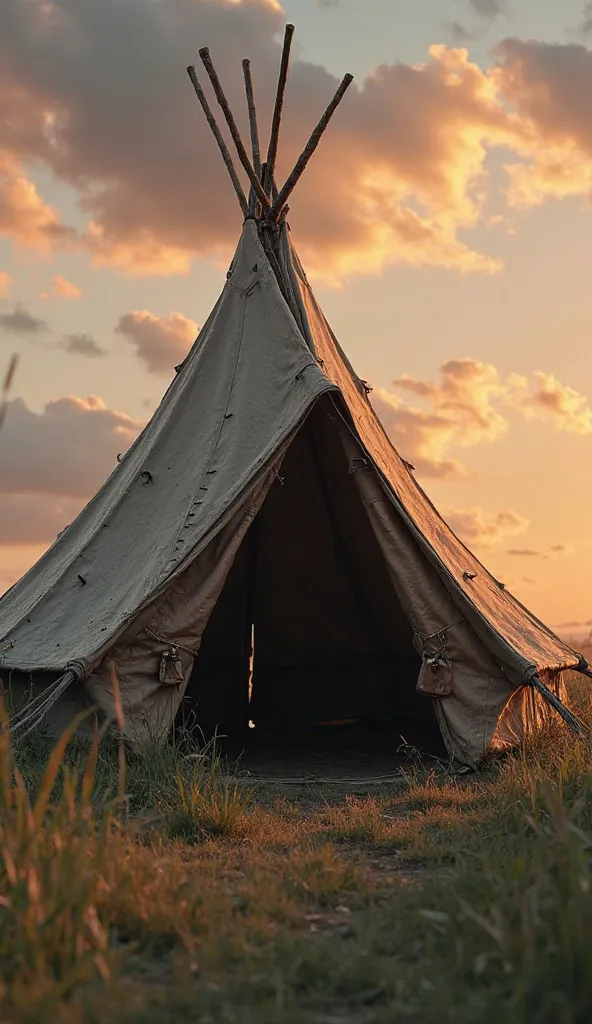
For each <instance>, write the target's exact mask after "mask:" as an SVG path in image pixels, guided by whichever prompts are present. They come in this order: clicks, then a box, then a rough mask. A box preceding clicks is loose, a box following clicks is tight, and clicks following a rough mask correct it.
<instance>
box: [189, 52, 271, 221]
mask: <svg viewBox="0 0 592 1024" xmlns="http://www.w3.org/2000/svg"><path fill="white" fill-rule="evenodd" d="M199 55H200V57H201V59H202V63H203V66H204V68H205V69H206V71H207V73H208V76H209V79H210V82H211V83H212V86H213V88H214V92H215V93H216V99H217V100H218V103H219V104H220V106H221V107H222V110H223V112H224V117H225V118H226V124H227V125H228V127H229V129H230V134H231V135H232V140H233V142H234V145H235V146H236V151H237V153H238V158H239V160H240V162H241V164H242V165H243V167H244V169H245V171H246V172H247V174H248V176H249V180H250V182H251V185H252V186H253V191H254V192H255V195H256V196H257V199H258V200H259V202H260V203H261V205H262V206H263V208H264V209H266V210H268V209H269V207H270V206H271V203H270V202H269V199H268V198H267V196H266V195H265V192H264V191H263V188H262V186H261V182H260V181H259V178H258V177H257V175H256V174H255V171H254V170H253V165H252V164H251V161H250V160H249V158H248V156H247V151H246V149H245V147H244V145H243V140H242V139H241V137H240V132H239V130H238V128H237V127H236V122H235V120H234V117H233V116H232V111H231V109H230V107H229V105H228V100H227V99H226V96H225V95H224V90H223V89H222V86H221V84H220V79H219V78H218V75H217V74H216V70H215V68H214V65H213V64H212V58H211V57H210V51H209V49H208V47H207V46H203V47H202V48H201V50H200V51H199Z"/></svg>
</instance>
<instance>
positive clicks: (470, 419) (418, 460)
mask: <svg viewBox="0 0 592 1024" xmlns="http://www.w3.org/2000/svg"><path fill="white" fill-rule="evenodd" d="M392 386H393V387H394V388H395V389H396V390H397V391H403V392H406V393H407V394H410V395H413V396H414V397H415V398H417V399H420V400H421V401H423V403H424V407H423V408H422V407H417V406H416V405H411V404H409V403H408V402H406V401H405V400H403V399H402V398H401V397H399V395H397V394H394V393H393V392H392V391H390V390H387V389H386V388H377V389H376V390H375V391H374V392H373V394H372V404H373V406H374V408H375V410H376V412H377V414H378V416H379V417H380V419H381V421H382V423H383V425H384V427H385V429H386V431H387V433H388V434H389V436H390V437H391V438H392V440H393V442H394V444H395V445H396V446H397V447H398V448H399V450H400V451H401V452H402V453H403V454H404V456H405V458H407V459H410V460H411V462H412V463H413V465H414V466H415V467H416V469H417V470H418V472H419V473H421V474H423V475H424V476H429V477H435V478H441V479H442V478H455V477H456V478H458V477H461V476H463V475H465V470H464V467H463V465H462V463H460V462H459V461H458V459H456V458H453V457H451V449H454V448H455V447H459V448H470V447H473V446H474V445H476V444H480V443H481V442H483V441H488V442H492V441H497V440H498V439H499V438H501V437H503V436H504V434H506V432H507V431H508V429H509V427H510V421H509V418H508V415H509V412H510V411H512V412H514V413H519V414H521V415H522V416H524V417H525V418H526V419H538V420H542V421H546V422H548V423H551V424H553V425H554V426H555V428H556V429H557V430H564V431H570V432H572V433H579V434H588V433H591V432H592V408H591V407H590V404H589V402H588V399H587V398H586V397H585V396H584V395H581V394H580V393H579V392H578V391H576V390H575V389H574V388H572V387H570V386H569V385H568V384H562V383H561V382H560V381H558V380H557V378H556V377H555V375H554V374H553V373H543V372H542V371H536V372H535V374H534V381H533V382H532V383H529V381H528V380H526V378H525V377H521V376H519V375H518V374H513V373H511V374H509V375H508V376H507V377H506V378H505V379H502V377H501V376H500V374H499V371H498V370H497V369H496V367H495V366H493V365H492V364H491V363H482V362H479V361H478V360H476V359H469V358H464V359H449V360H448V361H447V362H446V363H444V364H443V366H442V367H441V369H440V380H438V381H430V380H422V379H420V378H417V377H410V376H409V375H407V374H404V375H403V376H402V377H398V378H397V379H396V380H394V381H393V382H392ZM425 406H427V408H426V407H425Z"/></svg>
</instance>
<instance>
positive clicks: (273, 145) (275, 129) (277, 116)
mask: <svg viewBox="0 0 592 1024" xmlns="http://www.w3.org/2000/svg"><path fill="white" fill-rule="evenodd" d="M293 35H294V26H293V25H286V31H285V33H284V48H283V50H282V60H281V63H280V73H279V77H278V84H277V92H276V95H275V106H274V108H273V118H272V121H271V134H270V136H269V146H268V149H267V160H266V161H265V164H266V170H265V180H264V182H263V187H264V189H265V191H266V193H267V194H269V192H270V189H271V183H272V181H273V176H274V172H275V161H276V157H277V148H278V140H279V136H280V125H281V123H282V110H283V106H284V95H285V92H286V82H287V81H288V67H289V64H290V49H291V47H292V37H293Z"/></svg>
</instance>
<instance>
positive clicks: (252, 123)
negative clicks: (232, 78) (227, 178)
mask: <svg viewBox="0 0 592 1024" xmlns="http://www.w3.org/2000/svg"><path fill="white" fill-rule="evenodd" d="M243 75H244V76H245V90H246V93H247V107H248V109H249V127H250V129H251V149H252V150H253V170H254V171H255V174H256V175H257V177H258V178H259V181H261V149H260V147H259V129H258V127H257V108H256V107H255V96H254V93H253V79H252V78H251V61H250V60H247V59H246V58H245V60H244V61H243Z"/></svg>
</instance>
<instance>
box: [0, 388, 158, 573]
mask: <svg viewBox="0 0 592 1024" xmlns="http://www.w3.org/2000/svg"><path fill="white" fill-rule="evenodd" d="M142 426H143V424H142V423H140V422H138V421H137V420H133V419H132V418H131V417H130V416H127V415H126V414H125V413H123V412H120V411H119V410H117V409H111V408H109V407H108V406H107V405H105V403H104V402H103V401H102V399H100V398H97V397H95V396H90V397H88V398H78V397H75V396H72V395H68V396H65V397H64V398H59V399H55V400H54V401H51V402H48V403H47V405H46V406H45V408H44V410H43V412H41V413H35V412H33V411H31V410H30V409H29V408H28V407H27V406H26V404H25V403H24V402H23V401H22V400H21V399H15V400H14V401H12V402H9V403H8V409H7V415H6V419H5V421H4V426H3V431H2V445H0V556H1V561H2V564H3V565H6V564H7V562H10V561H11V558H10V551H11V550H16V549H19V548H21V547H23V546H30V545H43V544H49V543H51V542H52V541H53V540H55V538H56V536H57V534H58V533H59V532H60V531H61V530H63V529H64V528H65V527H66V526H67V525H68V524H69V523H70V522H71V521H72V520H73V519H74V518H75V516H76V515H77V514H78V512H79V511H80V510H81V508H82V507H83V506H84V505H85V503H86V502H87V501H88V500H89V498H91V497H92V495H93V494H94V493H95V492H96V491H97V490H98V488H99V487H100V485H101V484H102V483H103V481H104V480H105V479H106V477H107V476H108V475H109V474H110V473H111V471H112V470H113V468H114V467H115V465H116V464H117V455H118V453H119V452H123V451H125V450H126V449H127V448H129V446H130V444H131V443H132V442H133V441H134V440H135V438H136V437H137V435H138V433H139V431H140V430H141V428H142ZM40 553H41V551H39V550H36V551H35V557H38V556H39V554H40ZM32 560H34V558H31V559H30V561H32ZM30 561H29V562H27V560H26V559H24V560H23V562H22V565H21V563H20V562H18V559H17V562H18V564H16V563H15V566H14V567H13V569H11V571H10V572H9V573H8V574H5V575H4V576H2V574H0V589H1V586H2V585H4V584H5V585H6V586H8V585H10V584H11V583H13V582H14V580H16V579H17V578H18V577H19V576H20V575H21V572H22V570H23V568H26V566H27V564H30ZM9 577H10V578H9Z"/></svg>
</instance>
